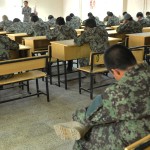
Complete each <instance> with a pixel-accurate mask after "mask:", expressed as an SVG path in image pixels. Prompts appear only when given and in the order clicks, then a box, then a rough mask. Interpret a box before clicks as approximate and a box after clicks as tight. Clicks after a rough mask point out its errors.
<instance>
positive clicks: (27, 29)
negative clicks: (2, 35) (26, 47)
mask: <svg viewBox="0 0 150 150" xmlns="http://www.w3.org/2000/svg"><path fill="white" fill-rule="evenodd" d="M6 31H8V32H13V33H27V34H31V33H33V30H32V28H31V25H30V23H28V22H24V23H23V22H14V23H13V24H12V25H11V26H10V27H8V28H7V29H6Z"/></svg>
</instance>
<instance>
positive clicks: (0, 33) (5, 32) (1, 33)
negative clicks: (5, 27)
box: [0, 31, 10, 35]
mask: <svg viewBox="0 0 150 150" xmlns="http://www.w3.org/2000/svg"><path fill="white" fill-rule="evenodd" d="M8 33H10V32H7V31H0V35H4V34H8Z"/></svg>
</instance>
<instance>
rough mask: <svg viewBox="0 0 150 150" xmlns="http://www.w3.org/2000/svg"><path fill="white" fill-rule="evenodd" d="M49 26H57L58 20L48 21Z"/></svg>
mask: <svg viewBox="0 0 150 150" xmlns="http://www.w3.org/2000/svg"><path fill="white" fill-rule="evenodd" d="M47 24H48V25H49V27H55V25H56V19H55V18H52V19H49V20H48V21H47Z"/></svg>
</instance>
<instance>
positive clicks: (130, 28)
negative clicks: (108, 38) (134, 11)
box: [116, 20, 142, 34]
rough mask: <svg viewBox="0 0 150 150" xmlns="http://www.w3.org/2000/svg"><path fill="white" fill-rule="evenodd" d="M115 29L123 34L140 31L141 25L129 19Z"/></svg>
mask: <svg viewBox="0 0 150 150" xmlns="http://www.w3.org/2000/svg"><path fill="white" fill-rule="evenodd" d="M116 31H117V32H118V33H125V34H130V33H141V32H142V26H141V25H140V24H139V23H138V22H136V21H134V20H132V21H129V22H128V23H125V24H121V25H120V26H119V27H118V28H117V29H116Z"/></svg>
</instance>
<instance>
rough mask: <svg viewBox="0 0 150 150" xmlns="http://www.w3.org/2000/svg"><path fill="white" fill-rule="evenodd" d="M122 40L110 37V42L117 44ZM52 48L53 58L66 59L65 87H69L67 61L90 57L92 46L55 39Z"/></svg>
mask: <svg viewBox="0 0 150 150" xmlns="http://www.w3.org/2000/svg"><path fill="white" fill-rule="evenodd" d="M120 40H121V39H120V38H112V37H109V44H110V45H113V44H117V43H118V41H120ZM51 50H52V53H51V56H52V58H55V59H57V60H61V61H64V79H65V89H67V75H66V61H68V60H75V59H79V58H86V57H90V52H91V49H90V46H89V44H84V45H82V46H78V45H76V44H75V43H74V40H64V41H53V42H51ZM57 67H58V70H57V71H58V85H59V86H60V76H59V65H57Z"/></svg>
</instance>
